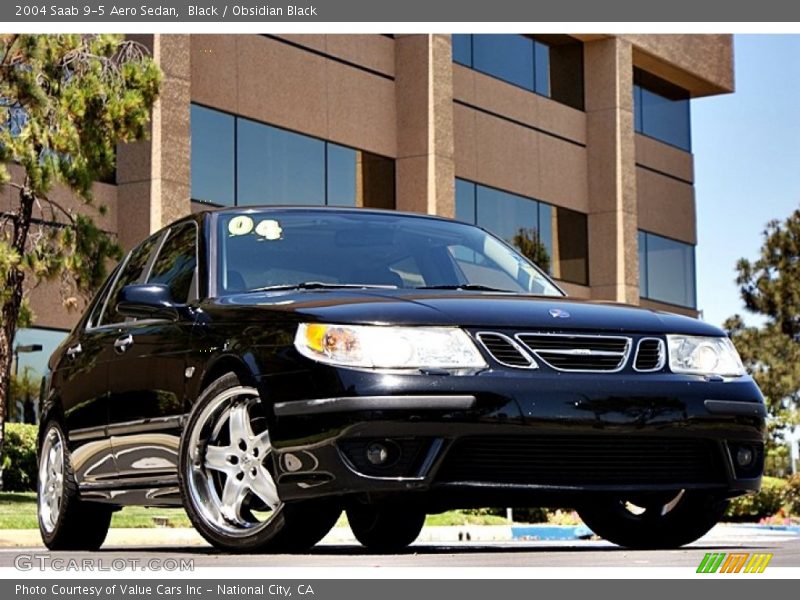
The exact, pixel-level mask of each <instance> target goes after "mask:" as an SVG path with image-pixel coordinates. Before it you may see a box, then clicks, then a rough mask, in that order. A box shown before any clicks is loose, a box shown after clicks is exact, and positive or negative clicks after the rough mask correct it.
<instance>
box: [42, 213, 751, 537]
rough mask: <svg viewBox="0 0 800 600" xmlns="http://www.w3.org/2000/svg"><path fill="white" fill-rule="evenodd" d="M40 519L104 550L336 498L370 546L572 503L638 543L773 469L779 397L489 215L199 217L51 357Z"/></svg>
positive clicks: (271, 529) (326, 513) (289, 517)
mask: <svg viewBox="0 0 800 600" xmlns="http://www.w3.org/2000/svg"><path fill="white" fill-rule="evenodd" d="M50 370H51V372H50V374H49V376H48V378H47V381H46V388H45V394H46V395H45V398H46V399H45V402H44V405H43V414H42V427H41V433H40V457H41V458H40V474H39V504H38V506H39V522H40V526H41V532H42V536H43V538H44V541H45V543H46V544H47V546H48V547H50V548H52V549H66V548H83V549H91V548H97V547H99V546H100V545H101V544H102V542H103V540H104V538H105V536H106V532H107V530H108V527H109V521H110V518H111V513H112V512H113V511H114V510H116V509H118V508H119V507H121V506H124V505H129V504H135V505H148V506H156V505H181V504H182V505H183V506H184V507H185V508H186V511H187V513H188V514H189V517H190V518H191V521H192V523H193V524H194V525H195V527H196V528H197V530H198V531H199V532H200V533H201V534H202V535H203V536H204V537H205V538H206V539H207V540H208V541H209V542H211V543H212V544H214V545H215V546H217V547H219V548H222V549H226V550H233V551H299V550H302V549H305V548H309V547H310V546H312V545H314V544H315V543H316V542H318V541H319V540H320V539H322V537H323V536H324V535H325V534H326V533H327V532H328V531H329V530H330V529H331V527H332V526H333V525H334V523H335V522H336V520H337V518H338V516H339V515H340V514H341V511H342V510H345V511H346V512H347V516H348V519H349V522H350V526H351V527H352V530H353V533H354V534H355V536H356V537H357V539H358V540H359V541H360V542H361V543H363V544H364V545H365V546H366V547H368V548H370V549H373V550H376V551H392V550H399V549H401V548H403V547H404V546H406V545H408V544H410V543H411V542H413V541H414V539H415V538H416V537H417V535H418V534H419V532H420V529H421V528H422V524H423V521H424V518H425V515H426V513H432V512H437V511H442V510H447V509H451V508H458V507H479V506H574V507H575V508H577V510H578V512H579V514H580V516H581V517H582V518H583V520H584V521H585V522H586V524H587V525H588V526H589V527H591V528H592V529H593V530H594V531H595V532H596V533H597V534H598V535H600V536H602V537H605V538H606V539H608V540H610V541H612V542H615V543H617V544H620V545H623V546H629V547H632V548H643V547H675V546H680V545H682V544H686V543H688V542H691V541H693V540H695V539H697V538H699V537H700V536H702V535H703V534H704V533H706V532H707V531H708V530H709V529H710V528H711V527H712V526H713V525H714V524H715V523H716V522H717V521H718V519H719V518H720V517H721V515H722V514H723V510H724V508H725V505H726V502H727V500H728V499H729V498H731V497H733V496H737V495H740V494H744V493H746V492H748V491H751V490H756V489H758V487H759V485H760V479H761V473H762V468H763V460H764V446H763V436H764V417H765V410H764V402H763V398H762V396H761V393H760V392H759V390H758V388H757V386H756V385H755V384H754V383H753V381H752V380H751V378H750V377H748V376H747V375H746V374H745V372H744V370H743V368H742V363H741V361H740V359H739V356H738V354H737V353H736V350H735V349H734V347H733V345H732V344H731V342H730V341H729V339H728V338H727V337H726V336H725V334H724V333H723V332H722V331H721V330H719V329H717V328H715V327H712V326H710V325H707V324H704V323H702V322H700V321H697V320H694V319H689V318H684V317H680V316H677V315H673V314H667V313H660V312H655V311H652V310H645V309H641V308H634V307H629V306H622V305H614V304H603V303H592V302H586V301H578V300H571V299H568V298H566V297H565V296H564V294H563V293H562V292H561V291H560V290H559V289H558V287H556V285H555V284H554V283H553V282H552V281H551V280H550V279H549V278H548V277H547V276H545V275H544V274H543V273H542V272H541V271H540V270H539V269H538V268H537V267H535V266H534V265H533V264H532V263H531V262H529V261H528V260H527V259H526V258H524V257H523V256H521V255H520V254H518V253H517V252H516V251H515V250H513V249H512V248H511V247H510V246H508V245H507V244H505V243H504V242H502V241H500V240H498V239H497V238H495V237H493V236H492V235H490V234H489V233H487V232H486V231H484V230H482V229H480V228H478V227H474V226H472V225H466V224H463V223H456V222H453V221H450V220H447V219H440V218H434V217H425V216H420V215H409V214H401V213H396V212H381V211H368V210H361V209H350V210H348V209H324V208H323V209H319V208H317V209H313V208H274V207H273V208H249V209H246V210H245V209H224V210H219V211H209V212H204V213H199V214H196V215H193V216H191V217H187V218H185V219H183V220H181V221H178V222H176V223H175V224H173V225H171V226H169V227H167V228H165V229H164V230H162V231H160V232H158V233H156V234H154V235H152V236H151V237H150V238H148V239H147V240H145V241H144V242H142V243H141V244H140V245H139V246H138V247H137V248H135V249H134V250H132V251H131V252H130V253H129V254H128V255H127V257H126V258H125V259H124V260H123V261H122V262H121V264H120V265H119V266H118V267H117V269H116V270H115V271H114V272H113V273H112V275H111V276H110V277H109V279H108V281H107V282H106V283H105V285H104V286H103V288H102V289H101V291H100V293H99V294H98V295H97V297H96V298H95V299H94V301H93V302H92V303H91V304H90V306H89V307H88V310H87V311H86V313H85V315H84V316H83V317H82V319H81V320H80V322H79V323H78V325H77V326H76V328H75V330H74V331H73V332H72V333H71V334H70V335H69V336H68V338H67V339H66V340H65V341H64V343H63V344H62V346H61V347H60V348H59V349H58V350H57V351H56V352H55V354H54V355H53V357H52V358H51V361H50Z"/></svg>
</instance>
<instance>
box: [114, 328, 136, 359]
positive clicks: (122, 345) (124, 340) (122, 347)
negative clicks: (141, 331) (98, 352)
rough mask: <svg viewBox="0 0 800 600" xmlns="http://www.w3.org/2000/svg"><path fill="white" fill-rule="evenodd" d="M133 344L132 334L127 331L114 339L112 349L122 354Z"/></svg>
mask: <svg viewBox="0 0 800 600" xmlns="http://www.w3.org/2000/svg"><path fill="white" fill-rule="evenodd" d="M132 344H133V336H132V335H131V334H130V333H129V334H128V335H123V336H122V337H118V338H117V339H116V340H114V350H115V351H116V352H117V354H123V353H124V352H125V351H126V350H127V349H128V347H129V346H131V345H132Z"/></svg>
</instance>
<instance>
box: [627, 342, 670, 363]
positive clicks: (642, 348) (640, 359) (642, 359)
mask: <svg viewBox="0 0 800 600" xmlns="http://www.w3.org/2000/svg"><path fill="white" fill-rule="evenodd" d="M665 360H666V352H665V350H664V342H663V341H662V340H660V339H658V338H644V339H641V340H639V345H638V346H637V347H636V359H635V360H634V362H633V365H634V368H635V369H636V370H637V371H658V370H660V369H662V368H664V361H665Z"/></svg>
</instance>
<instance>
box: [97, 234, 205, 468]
mask: <svg viewBox="0 0 800 600" xmlns="http://www.w3.org/2000/svg"><path fill="white" fill-rule="evenodd" d="M197 238H198V228H197V225H196V223H195V222H194V221H185V222H182V223H179V224H177V225H175V226H173V227H172V228H170V229H169V230H168V231H167V232H166V237H165V238H164V239H163V240H162V243H161V246H160V249H159V251H158V253H157V255H156V257H155V259H154V260H153V261H152V265H151V267H150V270H149V274H148V276H147V277H145V281H146V282H147V283H161V284H165V285H167V286H169V288H170V293H171V296H172V300H173V301H174V302H178V303H188V302H190V301H192V300H194V299H196V297H197ZM192 325H193V324H192V323H191V322H190V321H186V320H181V321H170V320H167V319H139V320H128V321H126V322H125V323H123V324H122V325H121V328H120V333H119V336H118V338H117V340H116V344H117V347H116V351H115V355H114V357H112V359H111V361H110V364H109V387H110V391H111V397H110V399H109V414H110V417H109V432H110V435H111V445H112V448H113V451H114V456H115V460H116V464H117V469H118V470H119V474H120V476H121V477H123V478H125V479H137V478H148V479H152V478H164V479H168V480H171V479H174V477H175V476H176V474H177V464H178V445H179V442H180V434H181V427H182V423H183V415H184V391H185V381H186V378H185V374H184V372H185V368H186V355H187V353H188V350H189V338H190V335H191V331H192Z"/></svg>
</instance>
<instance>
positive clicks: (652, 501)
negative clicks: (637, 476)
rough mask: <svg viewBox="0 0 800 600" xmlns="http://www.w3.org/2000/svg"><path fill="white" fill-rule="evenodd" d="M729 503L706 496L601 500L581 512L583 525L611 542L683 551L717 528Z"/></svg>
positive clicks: (688, 494) (685, 493)
mask: <svg viewBox="0 0 800 600" xmlns="http://www.w3.org/2000/svg"><path fill="white" fill-rule="evenodd" d="M727 505H728V502H727V500H720V499H718V498H716V497H715V496H713V495H711V494H707V493H703V492H693V491H690V490H682V491H680V492H677V493H670V494H667V495H664V494H649V495H648V494H645V495H642V496H641V497H639V498H634V499H631V500H628V499H601V500H598V501H596V502H594V503H592V504H591V505H586V506H584V507H582V508H579V509H578V514H579V515H580V517H581V519H583V522H584V523H585V524H586V525H587V526H588V527H589V528H590V529H591V530H592V531H594V532H595V533H596V534H597V535H599V536H600V537H602V538H605V539H606V540H608V541H609V542H612V543H614V544H617V545H618V546H624V547H626V548H633V549H667V548H679V547H680V546H683V545H685V544H689V543H691V542H694V541H695V540H697V539H699V538H701V537H703V536H704V535H705V534H706V533H708V531H709V530H710V529H711V528H712V527H714V525H716V524H717V523H718V522H719V521H720V519H721V518H722V515H723V514H724V513H725V508H726V507H727Z"/></svg>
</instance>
